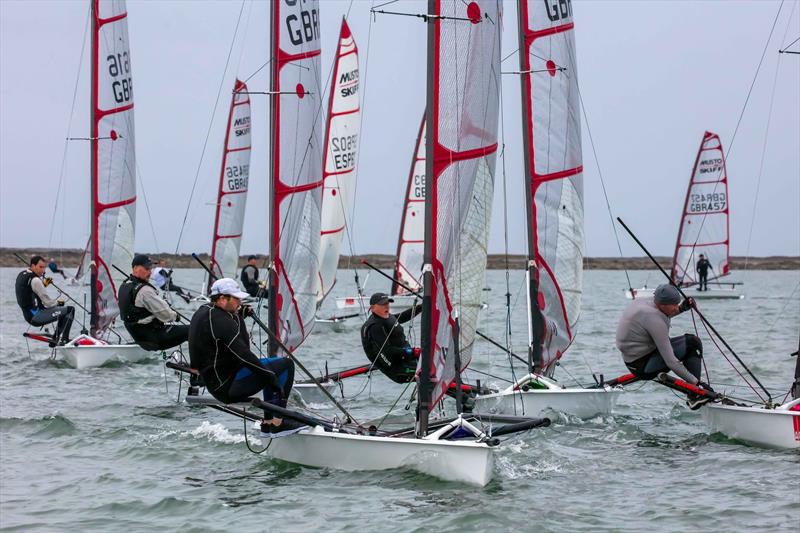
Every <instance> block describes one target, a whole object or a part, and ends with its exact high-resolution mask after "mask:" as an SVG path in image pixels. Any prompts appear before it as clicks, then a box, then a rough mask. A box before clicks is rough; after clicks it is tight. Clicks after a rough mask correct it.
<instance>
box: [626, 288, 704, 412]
mask: <svg viewBox="0 0 800 533" xmlns="http://www.w3.org/2000/svg"><path fill="white" fill-rule="evenodd" d="M681 300H682V297H681V293H680V291H678V289H676V288H675V287H673V286H672V285H668V284H664V285H659V286H658V287H657V288H656V290H655V293H654V295H653V299H652V300H649V299H646V298H639V299H636V300H634V301H633V302H631V303H630V304H629V305H628V307H627V308H626V309H625V311H624V312H623V313H622V318H621V319H620V321H619V325H618V327H617V348H618V349H619V351H620V352H622V359H623V361H624V362H625V365H626V366H627V367H628V369H629V370H630V371H631V372H632V373H633V374H634V375H635V376H636V377H638V378H640V379H648V380H649V379H653V378H655V377H656V376H658V375H659V374H660V373H662V372H669V371H670V370H672V371H673V372H675V374H677V375H678V376H679V377H680V378H681V379H683V380H685V381H687V382H688V383H691V384H693V385H699V386H700V387H702V388H705V389H707V390H712V389H711V387H709V386H708V384H706V383H703V382H702V381H700V370H701V367H702V358H703V344H702V343H701V342H700V339H699V338H698V337H697V336H695V335H691V334H688V333H687V334H685V335H680V336H678V337H672V338H670V336H669V328H670V319H671V318H672V317H674V316H676V315H678V314H680V313H682V312H684V311H687V310H688V309H690V308H692V307H694V305H695V304H694V300H693V299H692V298H687V299H686V300H684V301H681ZM705 401H708V399H707V398H703V399H700V398H697V397H691V398H689V407H690V408H692V409H696V408H698V407H700V405H702V403H704V402H705Z"/></svg>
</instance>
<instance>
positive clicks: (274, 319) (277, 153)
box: [269, 0, 323, 351]
mask: <svg viewBox="0 0 800 533" xmlns="http://www.w3.org/2000/svg"><path fill="white" fill-rule="evenodd" d="M271 10H272V11H271V21H272V63H271V64H270V68H271V91H272V92H273V93H274V94H273V96H272V98H271V114H272V120H271V121H270V128H271V130H272V131H271V135H270V137H271V139H270V140H271V144H272V146H271V150H270V153H271V155H272V161H271V165H272V168H271V170H270V175H271V195H272V197H271V202H270V203H271V206H270V248H271V253H270V259H271V261H272V263H273V268H274V274H273V275H272V276H271V287H270V288H271V294H270V307H269V313H270V317H269V321H270V326H271V327H272V328H273V330H274V331H275V332H276V333H277V334H278V335H279V336H280V338H281V340H282V341H283V342H284V343H285V344H286V346H287V347H288V348H289V349H290V350H292V351H293V350H294V349H296V348H297V347H298V346H299V345H300V343H302V342H303V340H304V339H305V338H306V337H307V336H308V334H309V333H311V328H312V327H313V325H314V314H315V312H316V307H317V306H316V301H317V298H316V293H317V283H318V273H317V268H318V265H319V260H318V257H319V237H320V235H319V234H320V212H321V208H322V205H321V204H322V183H323V181H322V145H323V139H322V122H321V116H322V113H321V105H322V103H321V95H320V92H321V84H320V39H319V37H320V34H319V2H318V1H316V0H306V1H302V2H272V3H271Z"/></svg>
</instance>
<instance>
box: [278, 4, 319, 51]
mask: <svg viewBox="0 0 800 533" xmlns="http://www.w3.org/2000/svg"><path fill="white" fill-rule="evenodd" d="M284 2H285V3H286V5H287V6H289V7H290V8H294V7H295V6H297V5H298V4H300V16H299V17H298V15H297V13H290V14H289V15H288V16H287V17H286V29H287V30H288V31H289V40H290V41H291V42H292V44H293V45H295V46H300V45H301V44H303V43H308V42H311V41H316V40H317V39H319V14H318V13H317V10H316V9H310V10H309V9H304V8H305V7H306V4H308V2H307V1H306V0H284Z"/></svg>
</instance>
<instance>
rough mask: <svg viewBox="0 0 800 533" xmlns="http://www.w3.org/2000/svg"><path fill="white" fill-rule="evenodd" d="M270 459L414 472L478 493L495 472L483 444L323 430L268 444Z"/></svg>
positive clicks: (348, 468)
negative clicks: (469, 487)
mask: <svg viewBox="0 0 800 533" xmlns="http://www.w3.org/2000/svg"><path fill="white" fill-rule="evenodd" d="M262 436H263V437H268V435H266V434H262ZM269 453H270V454H271V455H272V457H274V458H276V459H281V460H283V461H288V462H291V463H297V464H301V465H305V466H312V467H317V468H335V469H337V470H344V471H348V472H353V471H359V470H362V471H363V470H389V469H394V468H412V469H414V470H417V471H419V472H422V473H424V474H428V475H431V476H435V477H438V478H440V479H444V480H447V481H458V482H462V483H468V484H471V485H477V486H480V487H483V486H485V485H487V484H488V483H489V481H491V479H492V470H493V467H494V454H493V449H492V447H490V446H489V445H487V444H485V443H479V442H474V441H447V440H435V439H430V438H428V439H415V438H400V437H378V436H375V437H373V436H368V435H350V434H345V433H332V432H329V431H325V430H324V429H322V428H321V427H314V428H310V429H307V430H303V431H301V432H299V433H297V434H295V435H291V436H288V437H281V438H277V439H272V443H271V445H270V447H269Z"/></svg>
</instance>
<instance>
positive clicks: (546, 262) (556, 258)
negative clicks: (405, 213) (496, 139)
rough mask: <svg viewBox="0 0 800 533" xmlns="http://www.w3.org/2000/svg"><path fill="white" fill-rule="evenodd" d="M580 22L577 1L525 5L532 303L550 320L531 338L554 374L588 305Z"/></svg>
mask: <svg viewBox="0 0 800 533" xmlns="http://www.w3.org/2000/svg"><path fill="white" fill-rule="evenodd" d="M574 27H575V26H574V22H573V20H572V3H571V2H568V1H567V2H540V1H532V0H521V1H520V3H519V31H520V36H521V43H522V45H521V46H520V51H519V54H520V70H521V71H522V73H523V74H522V76H523V78H522V90H523V108H524V109H525V111H524V113H523V117H522V120H523V128H524V129H525V131H524V132H523V138H524V139H525V141H526V146H525V147H524V149H525V163H526V168H525V177H526V187H528V188H529V191H528V193H529V195H530V196H529V197H530V198H531V199H532V205H531V206H530V214H531V219H530V220H529V221H528V235H529V239H531V242H530V243H529V249H530V255H531V257H532V258H533V260H534V263H535V268H534V270H533V275H534V276H535V278H536V279H533V280H529V283H531V284H533V283H535V284H536V285H535V286H536V287H537V288H538V294H537V297H536V301H531V302H529V307H530V312H531V313H533V314H539V313H540V314H541V318H542V322H543V326H544V328H543V329H544V334H543V335H542V336H541V338H535V337H536V335H535V334H534V328H532V329H531V332H530V336H531V338H530V342H531V343H538V344H539V345H540V346H541V360H540V362H539V363H540V365H541V368H542V371H543V372H544V373H545V374H547V375H552V373H553V370H555V364H554V363H555V362H556V361H557V360H558V359H559V358H560V357H561V356H562V355H563V354H564V352H565V351H566V350H567V348H568V347H569V345H570V344H571V343H572V339H573V338H574V337H575V333H576V326H577V322H578V318H579V316H580V308H581V293H582V279H583V248H584V234H583V158H582V153H581V121H580V106H579V103H580V100H579V93H578V70H577V62H576V53H575V31H574ZM531 323H533V321H532V322H531Z"/></svg>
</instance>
